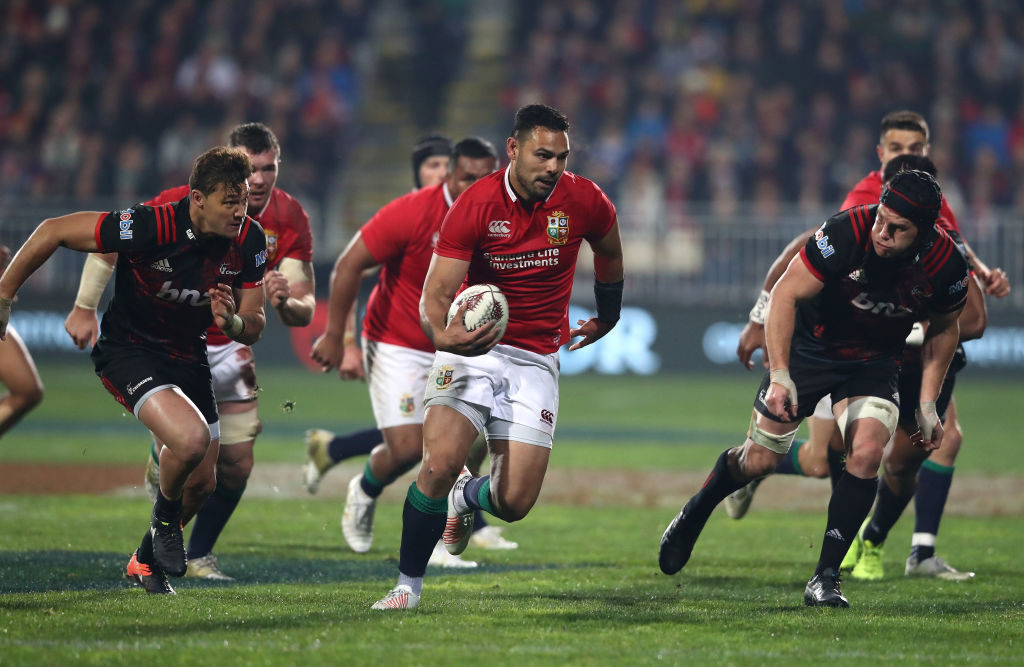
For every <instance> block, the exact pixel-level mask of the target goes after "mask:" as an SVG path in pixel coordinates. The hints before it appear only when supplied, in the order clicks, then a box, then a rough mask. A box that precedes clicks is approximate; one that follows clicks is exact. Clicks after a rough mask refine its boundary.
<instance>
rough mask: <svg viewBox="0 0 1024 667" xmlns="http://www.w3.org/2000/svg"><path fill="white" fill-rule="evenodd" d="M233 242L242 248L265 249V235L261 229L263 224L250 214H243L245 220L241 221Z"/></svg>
mask: <svg viewBox="0 0 1024 667" xmlns="http://www.w3.org/2000/svg"><path fill="white" fill-rule="evenodd" d="M235 244H236V245H239V246H242V248H243V249H248V248H253V249H259V248H263V249H265V248H266V247H267V235H266V233H265V232H264V231H263V225H261V224H260V223H259V221H258V220H256V218H254V217H252V216H250V215H247V216H245V222H243V223H242V227H241V229H239V230H238V236H236V237H235Z"/></svg>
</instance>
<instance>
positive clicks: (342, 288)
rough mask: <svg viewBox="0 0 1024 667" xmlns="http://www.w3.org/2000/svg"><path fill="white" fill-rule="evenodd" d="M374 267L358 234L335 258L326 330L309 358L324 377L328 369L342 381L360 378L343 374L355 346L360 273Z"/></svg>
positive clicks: (350, 373)
mask: <svg viewBox="0 0 1024 667" xmlns="http://www.w3.org/2000/svg"><path fill="white" fill-rule="evenodd" d="M375 266H377V260H376V259H375V258H374V257H373V255H372V254H370V250H369V248H367V247H366V242H365V241H363V236H362V234H361V233H359V232H356V235H355V236H354V237H352V240H351V241H349V244H348V247H346V248H345V250H344V251H343V252H342V253H341V254H340V255H339V256H338V259H337V261H336V262H335V263H334V270H332V271H331V287H330V296H329V297H328V300H327V329H326V331H324V333H323V334H321V335H320V337H319V338H317V339H316V340H315V341H314V342H313V348H312V350H310V353H309V356H310V357H311V358H312V359H313V360H314V361H316V362H317V363H318V364H320V369H321V370H322V371H323V372H324V373H326V372H328V371H330V370H331V369H334V368H337V369H339V374H340V375H341V378H342V379H343V380H348V379H353V378H356V377H360V376H361V375H362V371H361V370H360V371H359V373H358V374H353V373H352V371H351V368H350V367H349V366H348V365H346V369H345V370H344V372H343V369H342V368H341V366H342V365H343V364H344V361H345V356H346V354H348V349H347V348H348V347H349V346H350V345H353V344H354V343H355V336H354V334H353V329H354V324H355V316H354V311H355V303H356V297H357V296H358V295H359V283H360V281H361V280H362V276H363V272H364V271H365V270H367V269H370V268H372V267H375Z"/></svg>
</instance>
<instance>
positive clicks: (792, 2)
mask: <svg viewBox="0 0 1024 667" xmlns="http://www.w3.org/2000/svg"><path fill="white" fill-rule="evenodd" d="M512 43H513V44H515V45H516V50H515V54H514V56H513V59H514V66H513V67H511V68H510V70H509V72H508V80H507V82H506V85H505V88H504V90H505V92H504V99H503V105H504V106H505V108H506V111H511V110H512V109H514V108H515V107H517V106H518V105H519V104H521V103H523V102H526V101H535V100H546V101H548V103H550V104H552V105H554V106H557V107H559V108H561V109H563V110H564V111H566V112H567V114H568V115H569V118H570V120H571V121H572V122H573V124H574V136H575V137H576V145H575V146H576V149H577V155H576V157H574V158H573V160H574V163H573V166H572V168H573V169H574V170H576V171H579V172H581V173H583V174H585V175H587V176H589V177H590V178H593V179H594V180H596V181H597V182H599V183H601V184H602V186H603V187H605V188H606V190H608V191H609V192H610V193H611V194H612V196H613V198H614V200H615V201H616V202H617V204H618V205H619V206H620V208H622V207H627V208H628V209H629V210H631V211H633V212H634V215H632V216H630V217H631V218H632V220H633V221H634V222H633V223H629V222H628V221H623V222H624V223H626V224H667V225H670V226H686V225H687V224H689V223H688V220H687V211H692V210H695V209H703V210H707V209H708V208H710V210H711V211H712V212H713V213H715V214H717V215H730V214H734V213H735V214H742V213H750V212H757V213H758V214H764V215H765V217H771V214H772V213H773V212H775V211H777V210H778V209H779V207H780V205H781V204H786V205H790V204H795V205H797V206H798V207H801V208H803V209H804V210H807V211H820V210H821V209H823V208H829V207H835V206H838V204H839V203H840V202H841V200H842V198H843V195H844V194H845V193H846V192H847V191H848V189H849V188H850V187H851V186H852V185H853V184H854V183H856V182H857V181H858V180H859V179H860V178H861V177H862V176H863V175H864V174H865V173H867V172H868V171H869V170H872V169H878V159H877V157H876V155H875V150H874V147H875V145H876V143H877V141H878V125H879V121H880V120H881V117H882V116H883V115H884V114H885V113H886V112H888V111H891V110H893V109H896V108H909V109H913V110H916V111H919V112H921V113H923V114H924V115H925V116H926V117H927V118H928V120H929V122H930V123H931V130H932V153H931V155H932V158H933V159H934V161H935V162H936V163H937V165H938V167H939V178H940V182H941V183H942V184H943V187H944V189H945V191H946V193H947V196H948V197H949V199H950V200H951V202H954V209H955V210H957V211H962V213H960V217H962V218H965V220H964V222H966V223H967V226H968V227H970V226H978V225H983V222H984V219H985V216H987V215H991V210H992V208H993V207H996V206H1009V207H1014V208H1015V209H1016V210H1017V211H1019V212H1022V213H1024V96H1022V93H1024V48H1022V47H1024V5H1022V4H1021V3H1019V2H1001V1H999V0H979V1H978V2H968V3H964V2H959V1H956V0H837V1H835V2H818V1H817V0H779V1H771V0H717V1H715V0H569V1H567V2H562V3H551V2H547V1H545V0H521V1H520V2H517V3H516V21H515V35H514V38H513V40H512ZM968 219H969V220H968ZM652 221H654V222H652Z"/></svg>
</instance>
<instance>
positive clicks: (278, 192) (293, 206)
mask: <svg viewBox="0 0 1024 667" xmlns="http://www.w3.org/2000/svg"><path fill="white" fill-rule="evenodd" d="M270 199H271V201H272V202H274V204H276V205H277V207H278V208H280V209H281V210H282V211H283V212H285V213H301V214H302V215H304V216H305V215H307V214H306V209H304V208H303V207H302V204H301V203H299V200H298V199H296V198H295V197H293V196H292V195H290V194H289V193H288V192H286V191H285V190H282V189H281V188H278V187H275V188H274V189H273V191H271V193H270Z"/></svg>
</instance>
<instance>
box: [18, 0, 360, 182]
mask: <svg viewBox="0 0 1024 667" xmlns="http://www.w3.org/2000/svg"><path fill="white" fill-rule="evenodd" d="M369 5H370V3H369V2H367V1H364V0H261V1H260V2H243V1H239V0H171V1H166V0H165V1H163V2H158V1H157V0H131V1H130V2H114V1H111V0H8V1H7V2H4V3H2V4H0V22H2V26H0V195H9V196H10V195H21V196H27V197H30V198H40V199H41V198H49V197H75V198H76V199H83V200H85V199H89V198H93V197H101V196H110V195H115V196H139V195H144V196H150V195H153V194H155V193H156V192H157V191H159V190H160V189H162V188H164V187H169V186H174V185H180V184H181V183H183V182H184V181H186V180H187V178H188V174H189V170H190V167H191V161H192V159H193V158H194V157H195V156H196V155H198V154H199V153H200V152H202V151H203V150H205V149H206V148H208V147H210V146H212V145H216V144H220V143H223V142H224V141H226V139H227V135H228V133H229V132H230V129H231V128H232V127H233V126H234V125H236V124H237V123H239V122H244V121H249V120H262V121H264V122H266V123H267V124H268V125H270V126H271V127H272V128H273V129H274V131H275V132H276V133H277V135H278V137H279V138H280V140H281V144H282V147H283V165H284V166H283V167H282V176H281V180H280V183H281V184H282V186H283V187H285V188H286V189H290V190H292V191H295V192H298V193H305V194H308V195H310V196H322V195H324V194H325V192H326V189H327V188H329V186H330V183H331V181H330V179H329V178H326V177H325V176H326V175H330V174H332V173H333V172H334V171H335V170H336V169H338V168H339V167H340V165H341V163H342V161H343V159H344V156H345V154H346V152H347V147H348V145H349V143H350V142H351V141H352V137H353V136H354V134H355V123H356V120H357V116H356V114H357V110H358V107H359V103H360V87H359V80H358V77H357V74H356V68H355V67H354V66H353V58H354V56H355V53H356V51H357V49H358V47H359V45H360V43H362V42H363V41H364V40H365V39H366V34H367V27H368V26H367V24H368V14H369V11H370V10H369Z"/></svg>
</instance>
